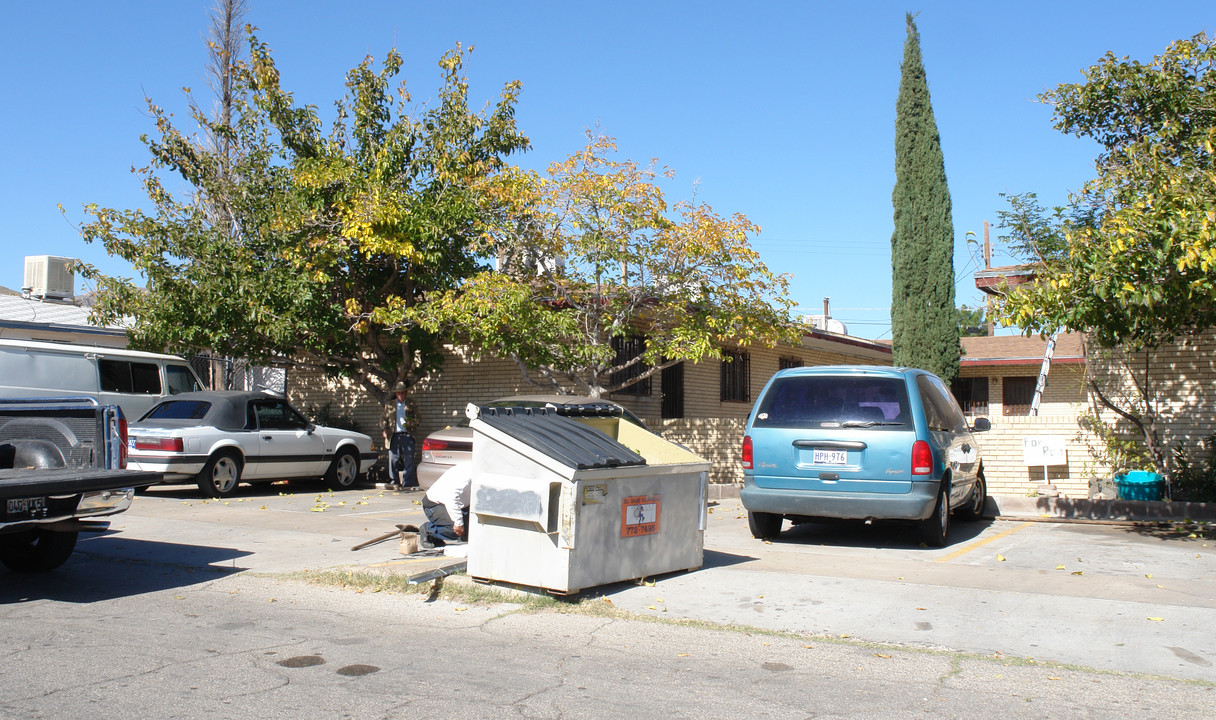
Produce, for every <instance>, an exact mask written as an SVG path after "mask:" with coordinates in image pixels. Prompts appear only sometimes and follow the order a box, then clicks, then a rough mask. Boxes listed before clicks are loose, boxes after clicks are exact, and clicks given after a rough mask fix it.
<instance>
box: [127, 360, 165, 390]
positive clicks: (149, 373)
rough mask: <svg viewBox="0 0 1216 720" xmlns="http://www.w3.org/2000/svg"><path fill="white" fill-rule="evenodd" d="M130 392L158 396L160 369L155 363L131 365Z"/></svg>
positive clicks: (135, 363) (134, 363)
mask: <svg viewBox="0 0 1216 720" xmlns="http://www.w3.org/2000/svg"><path fill="white" fill-rule="evenodd" d="M131 391H132V392H134V393H136V394H139V395H160V368H159V367H157V365H156V363H137V362H133V363H131Z"/></svg>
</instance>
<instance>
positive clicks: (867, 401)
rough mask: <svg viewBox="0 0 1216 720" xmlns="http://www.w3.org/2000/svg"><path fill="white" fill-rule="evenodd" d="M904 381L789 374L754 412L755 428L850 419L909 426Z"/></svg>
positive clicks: (832, 423)
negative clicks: (907, 424) (906, 424)
mask: <svg viewBox="0 0 1216 720" xmlns="http://www.w3.org/2000/svg"><path fill="white" fill-rule="evenodd" d="M908 407H909V406H908V388H907V386H906V385H905V384H904V381H903V379H902V378H890V377H873V376H844V377H841V376H838V375H805V376H799V375H791V376H788V377H782V378H778V379H777V380H774V381H773V384H772V386H770V387H769V389H768V391H767V392H765V393H764V397H763V398H762V399H761V400H760V407H759V408H757V410H756V419H755V420H754V421H753V423H752V424H753V426H756V427H808V426H809V427H823V426H836V425H839V424H842V423H845V422H849V421H856V422H860V423H869V422H873V423H884V424H886V425H887V426H889V425H890V424H891V423H900V424H904V423H909V422H911V414H910V411H909V409H908Z"/></svg>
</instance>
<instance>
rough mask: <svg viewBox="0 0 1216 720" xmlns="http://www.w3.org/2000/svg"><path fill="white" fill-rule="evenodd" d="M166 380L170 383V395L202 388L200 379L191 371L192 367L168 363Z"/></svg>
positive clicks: (196, 390)
mask: <svg viewBox="0 0 1216 720" xmlns="http://www.w3.org/2000/svg"><path fill="white" fill-rule="evenodd" d="M165 382H166V383H168V385H169V394H170V395H176V394H178V393H184V392H198V391H200V390H202V388H201V387H199V386H198V381H197V380H195V379H194V373H192V372H190V368H187V367H184V366H182V365H166V366H165Z"/></svg>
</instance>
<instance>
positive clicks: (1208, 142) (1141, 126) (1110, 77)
mask: <svg viewBox="0 0 1216 720" xmlns="http://www.w3.org/2000/svg"><path fill="white" fill-rule="evenodd" d="M1214 63H1216V47H1213V44H1212V38H1211V37H1209V36H1207V35H1204V34H1200V35H1196V36H1195V37H1194V38H1192V39H1191V40H1181V41H1178V42H1175V43H1173V44H1171V45H1170V46H1169V48H1167V49H1166V52H1165V53H1164V54H1163V55H1161V56H1159V57H1157V58H1154V60H1153V62H1151V63H1149V64H1141V63H1139V62H1137V61H1134V60H1129V59H1127V58H1116V57H1115V56H1114V55H1112V54H1109V53H1108V54H1107V55H1106V56H1105V57H1104V58H1103V59H1102V60H1101V61H1100V62H1099V63H1098V64H1097V65H1094V66H1092V67H1090V68H1089V69H1088V70H1086V71H1085V72H1084V75H1085V81H1084V82H1082V83H1075V84H1064V85H1060V86H1059V87H1058V88H1056V89H1055V90H1052V91H1049V92H1047V93H1044V94H1043V95H1042V96H1041V99H1042V100H1043V101H1044V102H1047V103H1050V104H1052V105H1053V106H1054V108H1055V121H1056V122H1055V124H1056V127H1057V128H1058V129H1059V130H1061V131H1063V132H1067V133H1073V134H1076V135H1078V136H1082V137H1091V138H1093V139H1094V140H1096V141H1098V143H1099V144H1100V145H1101V147H1102V153H1101V154H1100V156H1099V157H1098V161H1097V163H1096V166H1097V169H1098V173H1099V174H1098V177H1097V178H1095V179H1094V180H1091V181H1090V182H1089V183H1087V184H1086V185H1085V187H1084V189H1083V190H1081V191H1080V192H1079V193H1078V194H1077V195H1075V196H1074V197H1073V199H1072V205H1073V208H1082V209H1085V210H1086V212H1089V211H1091V210H1092V215H1091V216H1090V217H1091V219H1090V221H1088V222H1081V223H1065V224H1064V225H1063V230H1064V235H1065V240H1066V242H1067V253H1066V255H1065V256H1064V257H1062V258H1060V259H1059V260H1058V261H1057V262H1052V263H1049V264H1048V265H1047V266H1046V267H1045V268H1044V270H1043V272H1042V273H1041V274H1040V281H1039V282H1038V283H1035V284H1032V285H1026V286H1021V287H1018V288H1016V289H1013V290H1012V291H1011V292H1010V295H1009V298H1008V300H1007V301H1006V302H1005V303H1004V304H1003V307H1002V311H1001V312H1002V316H1003V317H1005V318H1006V319H1007V320H1008V321H1010V322H1011V323H1012V324H1014V325H1017V326H1019V327H1022V328H1023V329H1024V330H1026V331H1027V332H1031V331H1039V332H1047V333H1050V332H1053V331H1054V330H1055V329H1057V328H1061V327H1068V328H1073V329H1078V330H1084V331H1085V332H1086V333H1087V334H1088V335H1089V337H1091V338H1092V339H1094V340H1096V341H1097V342H1099V343H1101V344H1102V345H1104V346H1107V347H1112V346H1115V345H1122V346H1124V347H1125V348H1127V349H1129V350H1137V349H1141V348H1154V347H1159V346H1160V345H1161V344H1162V343H1165V342H1169V341H1171V340H1173V339H1175V338H1176V337H1178V336H1180V335H1185V334H1188V333H1192V332H1194V331H1196V330H1199V329H1204V328H1207V327H1211V326H1213V325H1216V156H1214V155H1213V144H1214V143H1216V72H1214V71H1213V68H1214Z"/></svg>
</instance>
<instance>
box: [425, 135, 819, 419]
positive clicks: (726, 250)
mask: <svg viewBox="0 0 1216 720" xmlns="http://www.w3.org/2000/svg"><path fill="white" fill-rule="evenodd" d="M615 151H616V146H615V144H614V143H613V141H612V140H611V139H609V138H602V137H590V141H589V143H588V145H587V147H586V148H585V149H583V150H582V151H580V152H577V153H575V154H573V155H571V156H570V157H569V158H567V159H566V160H565V161H563V162H556V163H553V164H552V165H551V166H550V167H549V169H548V172H547V174H545V175H541V174H540V173H535V172H525V171H522V170H513V171H512V172H510V173H504V174H502V175H501V176H500V177H499V178H497V179H496V181H495V182H493V183H492V184H491V185H492V188H491V189H489V190H488V195H490V196H491V197H495V196H496V197H497V198H498V199H497V200H495V201H494V205H495V206H497V207H499V208H501V209H502V212H500V213H499V214H498V216H497V222H496V223H495V224H494V225H493V227H492V228H491V234H492V237H493V240H494V245H493V248H492V252H493V253H494V254H495V255H496V257H497V258H498V259H499V266H500V270H499V271H496V272H484V273H481V274H479V275H477V276H475V277H473V278H470V279H469V280H468V281H466V282H465V283H464V284H463V285H462V286H461V287H460V288H459V289H454V290H452V291H449V292H447V293H444V294H443V295H442V296H437V297H434V298H433V299H432V302H429V303H427V305H426V306H420V307H419V308H418V313H417V317H418V318H419V319H420V320H421V321H422V322H423V324H424V325H426V326H427V327H429V328H432V329H435V330H439V329H441V328H447V329H449V330H450V331H451V332H453V333H454V334H455V337H456V338H457V339H458V340H461V341H466V342H469V343H470V344H471V345H472V346H473V347H474V348H476V349H478V351H479V352H481V353H483V354H491V355H494V356H497V357H507V358H512V359H514V360H515V361H516V362H517V364H518V365H519V366H520V368H521V369H522V370H523V371H524V375H525V377H526V378H527V379H528V380H529V381H531V382H532V383H534V384H537V385H541V386H544V387H547V388H549V389H562V388H570V387H573V388H577V389H579V390H580V391H582V392H584V393H587V394H589V395H591V396H593V397H599V396H601V395H602V394H603V393H606V392H613V391H616V390H621V389H623V388H626V387H628V386H630V385H632V384H634V383H636V382H639V381H641V380H643V379H645V378H647V377H650V376H651V375H653V374H654V373H656V372H658V371H659V370H661V369H662V368H664V367H667V366H669V365H672V364H674V363H677V362H680V361H682V360H689V361H698V360H702V359H705V358H716V357H721V350H722V348H723V346H724V345H727V346H746V345H756V344H767V345H773V344H775V343H777V342H780V341H787V342H789V341H795V340H797V339H798V338H799V333H798V330H797V328H796V327H794V326H793V325H792V324H791V323H789V321H788V318H789V310H790V301H789V300H788V287H787V279H786V278H785V277H784V276H778V275H774V274H772V273H771V272H769V270H768V268H767V267H765V265H764V264H763V263H762V262H761V261H760V258H759V255H758V254H757V253H756V252H755V251H754V250H753V249H752V248H751V247H750V245H749V243H748V236H749V235H750V234H752V233H755V232H757V231H758V230H759V228H757V227H756V226H755V225H754V224H752V223H751V222H750V221H748V219H747V218H745V217H744V216H742V215H734V216H731V217H729V218H724V217H721V216H719V215H717V214H716V213H714V212H713V210H712V209H711V208H709V207H708V206H706V205H699V204H693V203H689V202H681V203H677V204H676V205H674V206H673V207H670V208H669V207H668V205H667V202H666V200H665V199H664V197H663V193H662V191H661V189H660V188H659V187H658V186H657V185H656V184H655V183H654V179H655V169H654V168H653V167H643V166H639V165H637V164H636V163H634V162H632V161H617V160H614V159H612V157H611V156H612V154H613V153H614V152H615ZM488 251H490V250H488ZM625 338H643V340H642V341H641V342H640V343H637V342H635V343H633V344H632V345H631V346H630V347H632V348H634V351H633V352H627V351H625V350H624V347H625V346H626V345H627V344H625V343H622V342H621V341H622V340H623V339H625Z"/></svg>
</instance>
